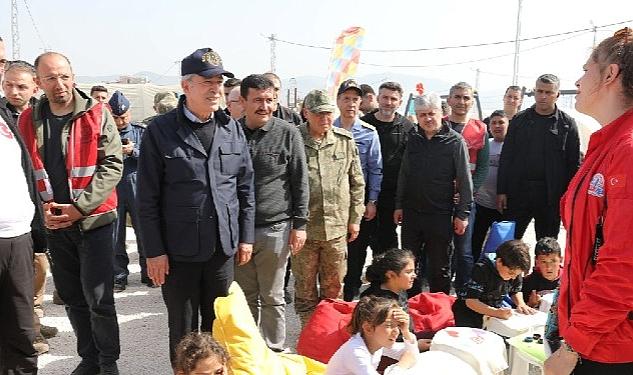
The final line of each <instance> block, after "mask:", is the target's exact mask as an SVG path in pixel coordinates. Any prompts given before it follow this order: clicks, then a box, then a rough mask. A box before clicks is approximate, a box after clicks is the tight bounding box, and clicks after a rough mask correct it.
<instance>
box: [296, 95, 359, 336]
mask: <svg viewBox="0 0 633 375" xmlns="http://www.w3.org/2000/svg"><path fill="white" fill-rule="evenodd" d="M335 108H336V107H335V105H334V103H333V101H332V100H331V99H330V98H329V97H328V94H327V93H326V92H324V91H321V90H314V91H311V92H310V93H309V94H308V95H307V96H306V98H305V100H304V115H305V116H306V118H307V119H308V122H307V123H306V124H303V125H301V126H300V127H299V130H300V131H301V135H302V136H303V140H304V143H305V151H306V156H307V162H308V173H309V176H308V178H309V179H308V181H309V187H310V203H309V211H310V213H309V217H308V225H307V240H306V243H305V245H304V247H303V249H302V250H301V251H300V252H299V253H298V254H296V255H294V256H293V258H292V272H293V274H294V276H295V311H296V312H297V315H299V317H300V319H301V324H302V326H304V325H305V324H306V323H307V322H308V320H309V319H310V316H311V315H312V313H313V312H314V309H315V307H316V305H317V304H318V303H319V300H321V299H324V298H341V297H342V290H343V288H342V281H343V278H344V277H345V273H346V272H347V262H346V259H347V242H351V241H353V240H355V239H356V237H357V236H358V232H359V230H360V220H361V218H362V216H363V212H364V211H365V205H364V201H365V181H364V179H363V171H362V169H361V165H360V159H359V157H358V149H357V148H356V143H355V142H354V139H353V137H352V133H350V132H349V131H347V130H345V129H341V128H336V127H332V124H333V122H334V114H333V112H334V109H335ZM348 234H349V236H348ZM317 277H318V279H319V286H320V292H319V291H318V290H317Z"/></svg>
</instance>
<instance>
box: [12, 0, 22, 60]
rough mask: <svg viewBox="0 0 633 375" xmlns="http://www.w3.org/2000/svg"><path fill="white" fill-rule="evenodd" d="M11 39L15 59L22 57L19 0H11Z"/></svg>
mask: <svg viewBox="0 0 633 375" xmlns="http://www.w3.org/2000/svg"><path fill="white" fill-rule="evenodd" d="M11 41H12V43H13V46H12V48H13V60H19V59H20V31H19V30H18V0H11Z"/></svg>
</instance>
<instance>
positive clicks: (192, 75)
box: [180, 74, 196, 81]
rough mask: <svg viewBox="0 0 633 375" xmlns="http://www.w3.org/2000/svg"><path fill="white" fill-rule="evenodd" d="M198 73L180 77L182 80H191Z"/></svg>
mask: <svg viewBox="0 0 633 375" xmlns="http://www.w3.org/2000/svg"><path fill="white" fill-rule="evenodd" d="M195 76H196V74H185V75H184V76H182V77H181V78H180V80H181V81H191V80H192V79H193V77H195Z"/></svg>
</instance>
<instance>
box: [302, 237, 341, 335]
mask: <svg viewBox="0 0 633 375" xmlns="http://www.w3.org/2000/svg"><path fill="white" fill-rule="evenodd" d="M346 240H347V236H341V237H338V238H335V239H333V240H330V241H315V240H307V241H306V243H305V246H304V247H303V249H301V251H299V253H298V254H297V255H295V256H293V257H292V273H293V274H294V277H295V311H296V312H297V315H299V318H300V319H301V327H304V326H305V325H306V324H307V323H308V321H309V320H310V317H311V316H312V313H313V312H314V309H315V308H316V306H317V304H318V303H319V301H320V300H322V299H325V298H341V297H342V291H343V284H342V282H343V278H344V277H345V273H346V272H347V241H346ZM317 278H318V282H319V288H318V290H317Z"/></svg>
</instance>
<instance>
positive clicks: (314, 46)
mask: <svg viewBox="0 0 633 375" xmlns="http://www.w3.org/2000/svg"><path fill="white" fill-rule="evenodd" d="M630 22H633V20H626V21H621V22H615V23H610V24H607V25H601V26H592V27H588V28H584V29H578V30H572V31H565V32H560V33H556V34H548V35H540V36H535V37H531V38H522V39H519V40H518V41H519V42H526V41H530V40H539V39H545V38H552V37H557V36H564V35H570V34H577V33H582V32H587V31H591V32H593V31H594V29H601V28H605V27H610V26H616V25H622V24H625V23H630ZM266 38H267V39H270V38H269V37H266ZM275 40H276V41H277V42H280V43H285V44H290V45H293V46H299V47H306V48H315V49H325V50H331V49H332V47H325V46H317V45H313V44H306V43H298V42H292V41H289V40H284V39H279V38H275ZM515 42H516V40H514V39H513V40H503V41H497V42H487V43H475V44H463V45H457V46H441V47H428V48H412V49H361V52H381V53H384V52H422V51H439V50H449V49H459V48H471V47H486V46H495V45H499V44H507V43H515Z"/></svg>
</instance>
